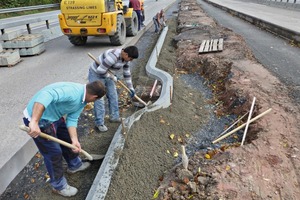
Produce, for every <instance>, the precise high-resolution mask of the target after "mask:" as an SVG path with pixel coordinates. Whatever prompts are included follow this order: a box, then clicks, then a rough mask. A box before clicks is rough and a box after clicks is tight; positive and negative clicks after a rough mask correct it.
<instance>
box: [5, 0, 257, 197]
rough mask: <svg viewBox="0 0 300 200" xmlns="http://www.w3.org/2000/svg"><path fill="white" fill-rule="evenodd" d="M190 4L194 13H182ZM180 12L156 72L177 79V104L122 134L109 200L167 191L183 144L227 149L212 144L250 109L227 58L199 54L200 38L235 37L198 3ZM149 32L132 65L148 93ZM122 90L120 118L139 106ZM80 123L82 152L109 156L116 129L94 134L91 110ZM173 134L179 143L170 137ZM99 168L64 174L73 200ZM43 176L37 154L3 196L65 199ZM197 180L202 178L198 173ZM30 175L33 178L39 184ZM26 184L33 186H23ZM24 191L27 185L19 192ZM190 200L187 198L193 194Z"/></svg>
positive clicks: (171, 17)
mask: <svg viewBox="0 0 300 200" xmlns="http://www.w3.org/2000/svg"><path fill="white" fill-rule="evenodd" d="M185 4H187V5H185ZM186 6H188V7H189V9H183V7H186ZM177 10H178V8H177V5H174V6H173V7H172V8H170V9H169V10H168V11H167V19H168V22H167V24H168V27H169V32H168V34H167V36H166V40H165V42H164V45H163V47H162V50H161V54H160V55H159V58H158V63H157V66H156V67H158V68H160V69H162V70H163V71H165V72H168V73H169V74H170V75H171V76H173V77H174V88H173V90H174V93H173V94H172V105H171V106H170V107H169V108H165V109H160V110H158V111H154V112H151V113H147V114H144V115H143V116H142V117H141V119H140V120H139V121H137V122H135V123H134V124H133V126H132V128H131V129H130V131H129V133H127V134H126V135H125V136H124V138H125V141H126V142H125V146H124V150H123V151H122V152H119V159H120V162H119V164H118V166H117V168H116V171H115V172H114V173H113V176H112V180H111V183H110V187H109V190H108V192H107V195H106V198H105V199H116V200H118V199H130V200H135V199H136V200H141V199H149V198H150V197H152V196H153V194H154V192H155V191H156V189H157V186H158V184H161V187H160V188H163V186H164V182H165V181H166V180H167V177H168V174H169V173H170V172H171V171H172V169H174V165H175V166H176V164H178V163H179V162H180V161H181V152H180V146H181V145H185V146H186V149H187V154H188V155H189V156H192V155H196V154H199V153H200V154H205V153H207V152H210V151H212V149H214V148H217V149H221V148H223V146H222V145H220V144H216V145H212V144H211V142H212V140H213V139H214V138H216V137H217V136H218V135H219V134H220V133H221V132H222V131H223V130H224V129H225V128H224V127H226V126H228V125H229V124H231V123H232V122H233V121H235V120H236V119H237V118H238V117H239V116H241V115H243V114H245V113H246V112H247V111H248V110H249V107H250V103H249V102H248V101H246V99H248V97H247V95H246V94H242V93H240V91H238V90H236V89H235V90H234V89H231V82H230V77H231V76H232V72H231V66H232V62H231V61H230V59H229V58H227V57H226V55H223V54H206V55H203V56H198V52H197V48H198V44H199V40H201V39H203V38H207V37H211V36H213V37H220V36H222V37H224V39H225V41H226V40H228V41H229V38H230V37H231V40H230V41H231V42H232V41H234V39H236V36H235V35H234V34H232V33H231V32H230V31H229V30H224V29H222V28H218V27H217V26H216V24H214V22H213V21H212V20H211V19H210V18H208V17H207V16H205V15H204V14H203V12H200V8H199V6H198V5H196V4H194V3H193V2H189V1H185V2H182V3H181V4H180V6H179V12H178V11H177ZM197 10H198V12H194V14H193V15H192V16H193V17H186V16H185V15H189V11H197ZM195 13H197V14H195ZM183 19H185V21H183ZM177 20H178V21H177ZM189 20H194V21H193V22H191V21H189ZM189 23H193V24H198V25H199V24H201V23H203V24H204V25H203V26H202V25H201V28H199V27H198V26H195V27H194V28H191V27H188V28H185V27H184V26H183V25H184V24H189ZM207 24H209V26H208V25H207ZM152 31H153V30H152V29H150V30H148V31H147V32H146V33H145V34H144V36H143V38H142V39H140V40H139V42H138V43H137V44H136V45H137V46H138V48H139V49H140V52H141V56H140V58H139V59H138V60H137V61H135V62H134V68H133V69H132V70H133V78H134V80H133V82H134V84H135V85H144V86H145V85H146V86H147V87H151V86H152V85H153V82H154V81H155V80H154V79H152V78H149V77H148V76H147V75H146V72H145V70H144V67H145V65H146V63H147V60H148V57H149V55H150V53H151V51H152V49H153V47H154V45H155V41H156V40H157V38H158V36H157V35H155V34H153V32H152ZM237 43H238V42H237ZM236 46H237V44H236V43H233V44H232V45H230V46H225V47H226V48H227V49H228V51H233V50H234V49H235V48H236ZM243 53H244V55H242V54H243ZM248 53H249V52H243V51H239V53H235V55H236V57H235V58H234V59H238V58H241V57H243V56H244V57H245V56H246V57H247V56H248ZM224 56H225V57H226V58H225V57H224ZM160 84H161V83H160ZM119 92H120V104H121V105H120V109H121V115H122V117H125V118H126V117H128V116H130V115H131V114H132V113H134V112H136V111H138V110H139V108H137V107H135V106H133V105H132V104H131V102H130V101H129V99H128V96H127V93H126V92H124V90H122V89H121V88H119ZM138 95H141V94H138ZM79 123H80V124H79V130H80V132H81V135H80V139H81V143H82V146H83V147H84V149H85V150H87V151H88V152H92V153H94V152H97V153H99V154H105V153H106V152H107V149H108V147H109V145H110V142H111V140H112V137H113V134H114V132H115V131H116V130H117V129H118V127H119V125H118V124H109V127H110V130H109V132H107V133H98V132H97V131H95V130H94V125H93V112H92V110H91V109H87V110H85V111H84V112H83V114H82V116H81V118H80V122H79ZM255 132H256V131H255V129H251V130H249V133H248V135H249V136H250V137H248V138H255V134H254V133H255ZM172 134H174V139H170V136H171V135H172ZM240 139H241V132H239V133H238V134H236V137H233V138H231V139H226V140H225V141H226V143H228V144H231V143H236V142H238V141H240ZM246 142H249V140H248V141H246ZM191 162H192V163H194V165H193V166H195V167H196V166H197V163H199V162H205V160H192V159H191ZM37 163H38V165H37ZM100 165H101V161H94V162H93V165H92V167H91V169H90V170H89V171H87V172H82V173H79V174H75V175H73V176H69V175H66V177H67V179H68V180H69V182H70V184H72V185H73V186H75V187H77V188H80V190H79V191H80V192H79V194H78V195H76V197H74V198H73V199H78V200H79V199H80V200H81V199H84V198H86V196H87V194H88V192H89V190H90V187H91V185H92V183H93V180H94V177H95V176H96V174H97V172H98V170H99V167H100ZM177 166H178V165H177ZM195 170H196V172H195ZM193 173H197V169H194V171H193ZM45 176H46V170H45V167H44V164H43V161H42V159H41V157H39V156H37V157H35V158H33V160H32V161H31V162H30V163H29V164H28V166H27V167H25V169H24V170H23V171H22V172H21V173H20V174H19V175H18V177H17V178H16V179H15V180H14V181H13V183H12V184H11V185H10V186H9V188H8V189H7V191H6V192H5V193H4V194H3V195H2V196H1V198H3V199H9V198H12V197H13V198H15V199H22V198H24V195H25V196H27V195H28V197H30V198H31V199H39V200H40V199H49V198H50V199H63V198H62V197H60V196H57V195H53V194H52V193H51V188H50V186H49V185H48V184H45V183H44V182H45V179H44V177H45ZM196 176H197V177H200V173H198V174H197V175H196ZM30 177H31V178H30ZM32 177H35V179H34V181H33V180H32ZM28 182H30V184H25V183H28ZM19 185H22V186H23V187H22V188H20V187H19ZM214 185H215V181H214V180H213V178H211V176H207V181H206V183H205V184H203V186H201V187H203V188H201V191H203V193H202V194H201V195H202V196H203V197H205V195H207V193H209V188H210V187H213V186H214ZM165 195H167V194H165ZM185 195H186V196H187V195H188V193H187V194H185Z"/></svg>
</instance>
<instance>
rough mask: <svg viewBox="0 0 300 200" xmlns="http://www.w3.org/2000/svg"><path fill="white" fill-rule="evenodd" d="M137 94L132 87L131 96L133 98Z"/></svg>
mask: <svg viewBox="0 0 300 200" xmlns="http://www.w3.org/2000/svg"><path fill="white" fill-rule="evenodd" d="M134 95H135V91H134V89H133V88H131V89H130V97H131V98H133V97H134Z"/></svg>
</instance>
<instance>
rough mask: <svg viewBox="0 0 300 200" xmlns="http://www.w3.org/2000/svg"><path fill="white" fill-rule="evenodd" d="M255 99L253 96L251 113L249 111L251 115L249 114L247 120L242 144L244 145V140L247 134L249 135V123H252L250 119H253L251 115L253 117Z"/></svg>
mask: <svg viewBox="0 0 300 200" xmlns="http://www.w3.org/2000/svg"><path fill="white" fill-rule="evenodd" d="M255 100H256V98H255V97H253V101H252V105H251V109H250V113H249V116H248V120H247V123H246V128H245V131H244V135H243V139H242V143H241V146H243V145H244V142H245V138H246V135H247V131H248V127H249V124H250V119H251V117H252V112H253V108H254V104H255Z"/></svg>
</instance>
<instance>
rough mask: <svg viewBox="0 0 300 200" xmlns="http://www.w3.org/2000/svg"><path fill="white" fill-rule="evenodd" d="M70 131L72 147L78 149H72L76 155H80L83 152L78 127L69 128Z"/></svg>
mask: <svg viewBox="0 0 300 200" xmlns="http://www.w3.org/2000/svg"><path fill="white" fill-rule="evenodd" d="M68 131H69V135H70V138H71V141H72V145H74V146H75V147H77V149H72V150H73V152H75V153H79V152H81V145H80V143H79V141H78V136H77V129H76V127H72V126H71V127H69V128H68Z"/></svg>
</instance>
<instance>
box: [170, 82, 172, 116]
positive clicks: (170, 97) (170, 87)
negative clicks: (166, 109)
mask: <svg viewBox="0 0 300 200" xmlns="http://www.w3.org/2000/svg"><path fill="white" fill-rule="evenodd" d="M171 107H172V86H170V112H172V108H171Z"/></svg>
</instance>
